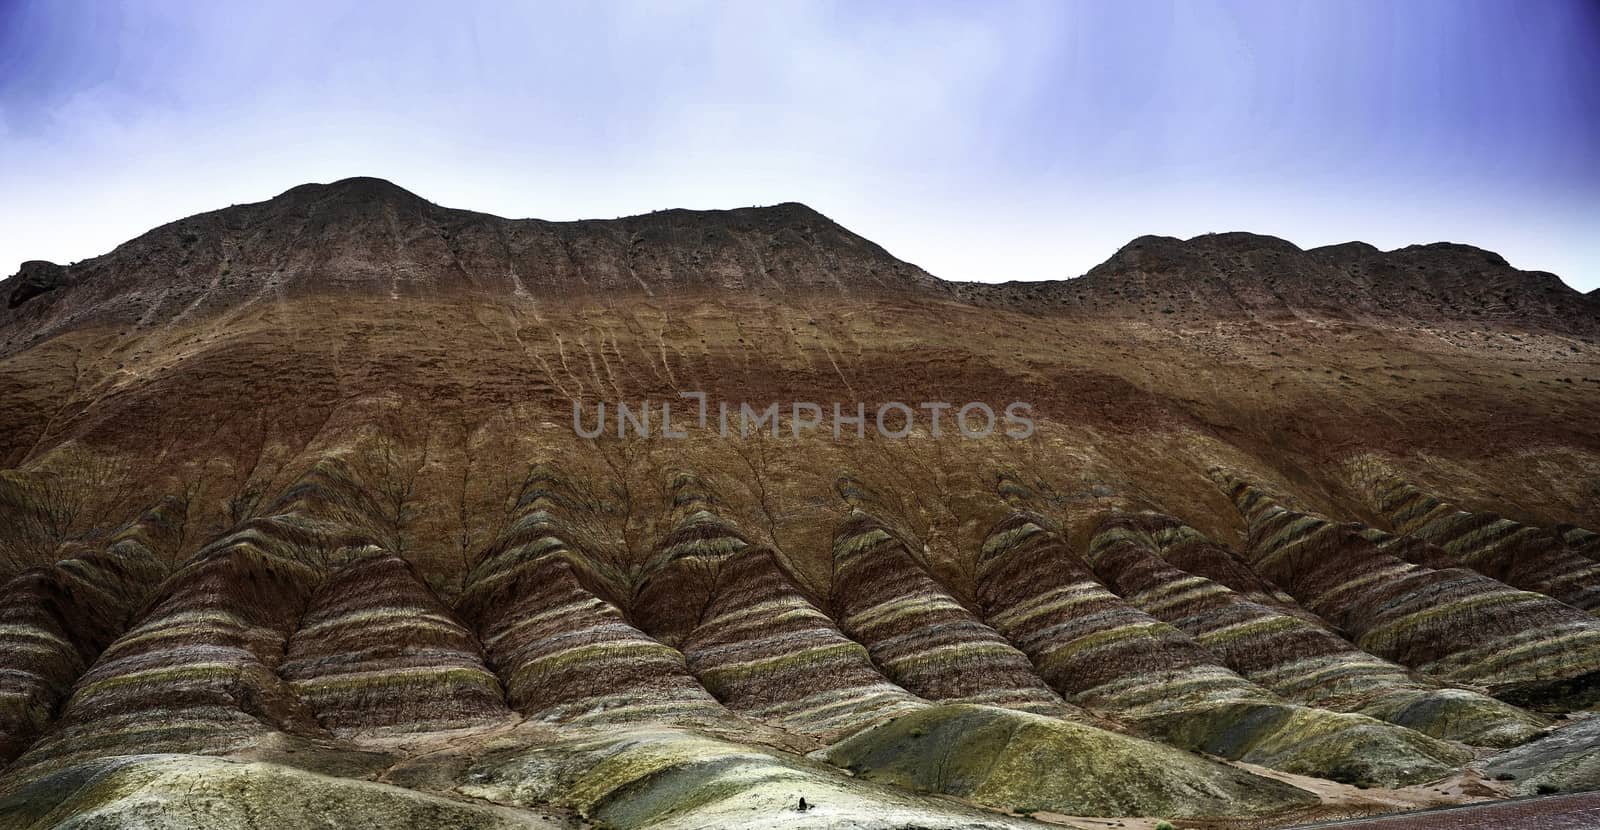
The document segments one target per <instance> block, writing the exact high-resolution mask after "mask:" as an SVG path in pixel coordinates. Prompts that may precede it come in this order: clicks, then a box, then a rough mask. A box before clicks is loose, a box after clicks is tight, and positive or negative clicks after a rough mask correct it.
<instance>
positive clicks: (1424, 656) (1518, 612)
mask: <svg viewBox="0 0 1600 830" xmlns="http://www.w3.org/2000/svg"><path fill="white" fill-rule="evenodd" d="M1221 480H1222V483H1223V486H1224V487H1225V488H1226V489H1227V490H1228V492H1229V493H1230V495H1231V496H1232V498H1233V501H1234V504H1235V506H1236V507H1237V508H1238V509H1239V512H1240V513H1241V514H1242V515H1243V516H1244V517H1245V519H1246V521H1247V522H1248V524H1249V528H1250V541H1249V543H1248V545H1247V553H1248V556H1249V557H1250V559H1251V563H1252V566H1253V567H1254V568H1255V569H1257V570H1258V571H1259V572H1261V573H1262V574H1263V575H1265V576H1267V577H1269V578H1271V579H1272V580H1273V581H1274V582H1275V583H1277V584H1278V585H1280V586H1282V587H1283V588H1284V589H1285V590H1287V591H1288V592H1289V593H1290V594H1292V595H1293V596H1294V597H1295V598H1296V599H1297V600H1299V601H1300V603H1301V604H1303V605H1304V606H1305V607H1306V608H1308V609H1310V610H1311V611H1313V612H1315V613H1316V614H1318V615H1319V616H1321V617H1322V618H1323V619H1325V620H1327V621H1328V622H1330V623H1332V624H1333V625H1334V626H1335V627H1336V628H1338V629H1339V630H1340V631H1341V632H1342V633H1343V634H1345V635H1346V636H1347V637H1350V638H1351V639H1352V640H1353V641H1354V642H1355V644H1356V645H1358V646H1360V647H1361V649H1362V650H1363V651H1367V652H1369V653H1372V654H1376V655H1379V656H1381V657H1385V658H1387V659H1389V660H1393V661H1394V662H1397V663H1399V664H1401V665H1403V666H1407V667H1409V668H1412V669H1415V670H1419V671H1422V672H1424V673H1425V674H1428V675H1432V676H1434V677H1437V678H1441V679H1443V680H1447V681H1452V682H1460V683H1471V684H1475V685H1480V686H1486V687H1489V689H1490V690H1491V692H1492V693H1493V694H1494V695H1495V696H1496V697H1500V698H1502V699H1506V700H1510V701H1511V702H1524V701H1525V702H1535V701H1537V702H1540V703H1541V704H1542V705H1550V706H1553V707H1557V708H1560V707H1569V706H1581V705H1585V703H1584V702H1585V701H1586V700H1588V699H1589V698H1592V697H1594V696H1595V694H1596V690H1595V678H1596V673H1597V672H1600V626H1597V625H1596V623H1595V621H1594V619H1593V618H1592V617H1590V616H1589V615H1587V614H1585V613H1583V612H1582V611H1579V610H1577V609H1575V608H1573V607H1572V606H1570V605H1566V604H1564V603H1561V602H1558V601H1556V600H1554V599H1551V598H1550V597H1547V596H1545V595H1543V594H1538V593H1534V592H1531V591H1521V590H1517V589H1515V588H1512V587H1510V586H1508V585H1506V584H1505V583H1503V582H1499V581H1497V580H1494V579H1491V578H1489V577H1487V576H1484V575H1483V574H1480V573H1478V572H1476V571H1472V570H1468V569H1465V568H1449V569H1433V568H1427V567H1423V566H1421V565H1416V564H1413V563H1411V562H1407V561H1405V560H1404V559H1401V558H1399V557H1397V556H1394V555H1392V554H1390V553H1387V552H1385V551H1384V550H1383V549H1382V548H1380V547H1379V546H1378V544H1377V543H1376V542H1374V541H1373V540H1372V539H1371V538H1369V536H1368V535H1367V534H1366V533H1364V528H1362V527H1361V526H1360V525H1353V524H1335V523H1334V522H1331V521H1329V520H1327V519H1324V518H1322V517H1320V516H1315V515H1312V514H1309V513H1303V512H1298V511H1293V510H1289V509H1288V508H1286V507H1284V506H1283V505H1281V504H1279V503H1278V502H1277V501H1276V500H1275V499H1273V498H1272V497H1271V496H1269V495H1268V494H1267V493H1266V492H1265V491H1263V490H1262V489H1261V488H1259V487H1257V486H1255V485H1252V484H1250V483H1249V482H1246V481H1244V480H1242V479H1239V478H1237V477H1234V476H1231V475H1227V474H1222V475H1221Z"/></svg>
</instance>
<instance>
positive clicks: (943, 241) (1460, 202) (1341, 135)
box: [0, 0, 1600, 290]
mask: <svg viewBox="0 0 1600 830" xmlns="http://www.w3.org/2000/svg"><path fill="white" fill-rule="evenodd" d="M352 175H371V176H381V177H384V178H388V179H391V180H393V181H395V182H396V183H398V184H400V185H402V186H405V187H407V188H410V189H411V190H413V191H416V192H417V193H419V194H421V195H422V196H424V197H426V198H429V199H431V200H433V201H436V202H439V203H441V204H446V205H451V206H457V207H470V208H474V209H478V210H485V211H489V212H492V213H499V214H502V215H507V216H539V217H544V218H550V219H571V218H582V217H610V216H619V215H626V214H632V213H640V212H644V211H648V210H654V209H659V208H666V207H701V208H706V207H734V206H740V205H749V204H771V203H775V202H780V201H787V200H796V201H803V202H806V203H808V204H810V205H811V206H813V207H815V208H817V209H818V210H821V211H822V212H824V213H826V214H828V215H830V216H832V217H833V218H835V219H837V220H839V221H840V222H843V223H844V224H846V225H848V226H850V227H851V228H852V229H854V230H856V231H857V232H859V233H861V234H863V235H865V236H867V237H869V238H872V239H874V240H876V241H878V242H880V243H882V244H883V245H885V246H886V247H887V248H889V250H890V251H892V252H893V253H895V254H897V255H899V256H901V257H903V258H905V259H908V260H910V261H912V262H915V263H917V264H919V265H922V266H923V267H925V268H927V269H928V270H930V271H932V272H933V273H935V274H938V275H939V276H943V277H946V278H950V279H976V280H1005V279H1043V278H1050V277H1068V276H1076V275H1078V274H1081V273H1082V272H1083V271H1085V270H1086V269H1088V268H1089V267H1091V266H1092V265H1094V264H1095V263H1098V262H1100V261H1101V260H1103V259H1105V258H1106V257H1107V256H1109V255H1110V254H1111V253H1112V252H1113V251H1114V250H1116V248H1118V247H1119V246H1121V245H1122V244H1123V243H1125V242H1127V241H1128V240H1130V239H1132V238H1133V237H1135V236H1138V235H1140V234H1145V233H1157V234H1168V235H1173V236H1182V237H1187V236H1192V235H1195V234H1198V233H1204V232H1207V231H1224V230H1251V231H1256V232H1260V233H1270V234H1275V235H1278V236H1282V237H1285V238H1287V239H1289V240H1291V241H1293V242H1295V243H1297V244H1299V245H1302V246H1306V247H1310V246H1313V245H1321V244H1327V243H1332V242H1342V241H1346V240H1350V239H1364V240H1367V241H1369V242H1372V243H1374V244H1376V245H1378V246H1380V247H1383V248H1393V247H1398V246H1401V245H1406V244H1410V243H1414V242H1432V241H1438V240H1448V241H1456V242H1466V243H1471V244H1475V245H1480V246H1482V247H1485V248H1490V249H1493V250H1496V251H1499V252H1501V253H1503V254H1504V255H1505V256H1506V257H1507V258H1508V259H1509V260H1511V262H1512V264H1514V265H1516V266H1518V267H1522V268H1529V269H1542V270H1549V271H1554V272H1556V273H1558V274H1560V275H1561V276H1562V277H1564V278H1565V279H1566V280H1567V282H1569V283H1570V284H1572V285H1574V286H1577V287H1579V288H1582V289H1584V290H1591V289H1594V288H1597V287H1600V3H1596V2H1592V1H1591V2H1581V0H1572V2H1560V1H1559V0H1516V1H1513V0H1449V2H1442V1H1435V0H1404V1H1403V2H1388V1H1387V0H1386V1H1385V2H1378V1H1377V0H1328V2H1293V0H1262V1H1261V2H1202V0H1189V1H1188V2H1142V1H1141V0H1135V2H1126V1H1125V0H1103V2H1071V0H1051V2H1040V3H1004V2H983V3H945V4H939V3H932V4H930V3H926V2H904V3H878V4H867V3H858V2H840V3H827V2H802V3H787V2H779V1H776V0H775V1H774V2H767V0H763V2H760V3H744V2H739V3H733V2H730V3H726V4H719V3H710V2H670V3H669V2H651V3H624V2H572V3H524V4H512V3H483V4H477V3H474V2H449V3H446V2H433V3H406V2H403V1H402V2H389V3H383V4H374V3H366V2H347V1H346V0H317V2H305V3H300V2H273V3H262V4H246V3H242V2H206V3H201V2H160V0H154V1H152V2H139V3H128V4H125V5H124V4H118V3H115V2H110V1H109V0H104V1H102V2H94V1H93V0H84V1H83V2H78V0H0V229H3V230H0V274H5V273H10V272H12V271H14V270H15V266H16V264H17V263H18V262H20V261H21V260H24V259H33V258H41V259H52V260H56V261H61V262H67V261H73V260H77V259H82V258H85V257H89V256H94V255H96V254H100V253H103V252H105V251H107V250H110V249H111V248H112V247H114V246H115V245H116V244H117V243H119V242H121V241H123V240H125V239H128V238H131V237H133V236H135V235H137V234H139V233H141V232H143V231H145V230H147V229H149V228H150V227H153V226H155V225H158V224H160V223H163V222H166V221H169V220H172V219H175V218H178V217H180V216H184V215H188V214H191V213H196V212H199V211H202V210H208V209H212V208H216V207H221V206H223V205H227V204H230V203H234V202H247V201H256V200H260V199H264V198H268V197H270V196H273V195H275V194H277V193H279V192H281V191H283V190H285V189H287V188H289V187H291V186H293V185H295V184H299V183H302V182H307V181H331V180H333V179H338V178H343V177H346V176H352Z"/></svg>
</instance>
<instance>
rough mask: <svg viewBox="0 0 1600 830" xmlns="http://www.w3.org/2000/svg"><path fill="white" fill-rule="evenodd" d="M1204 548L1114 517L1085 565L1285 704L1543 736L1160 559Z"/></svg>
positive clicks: (1164, 521) (1535, 724)
mask: <svg viewBox="0 0 1600 830" xmlns="http://www.w3.org/2000/svg"><path fill="white" fill-rule="evenodd" d="M1200 546H1212V547H1216V546H1217V545H1216V543H1215V542H1212V541H1211V540H1210V539H1207V538H1206V537H1205V536H1204V535H1202V534H1201V533H1199V532H1198V531H1196V530H1194V529H1193V528H1190V527H1188V526H1187V525H1185V524H1183V523H1182V522H1181V521H1179V520H1178V519H1175V518H1172V517H1170V516H1163V515H1160V514H1155V513H1144V514H1138V515H1128V514H1120V515H1116V516H1113V517H1111V518H1108V519H1107V520H1106V521H1105V522H1103V523H1102V524H1101V526H1100V528H1099V529H1098V530H1097V532H1096V534H1095V536H1094V539H1093V541H1092V542H1091V543H1090V559H1091V561H1092V562H1093V563H1094V570H1095V573H1096V574H1097V575H1099V576H1100V577H1102V578H1103V579H1105V581H1106V584H1107V585H1109V586H1110V587H1111V589H1112V590H1113V591H1115V592H1116V593H1118V594H1120V595H1121V596H1122V597H1124V598H1126V599H1127V600H1128V601H1129V602H1132V603H1134V604H1135V605H1137V606H1138V607H1139V608H1140V609H1142V610H1144V611H1145V612H1147V613H1149V614H1150V615H1151V616H1153V617H1156V618H1158V619H1160V620H1163V621H1165V622H1167V623H1170V624H1172V625H1174V626H1176V627H1177V628H1179V629H1181V630H1183V631H1184V632H1186V633H1187V634H1189V635H1190V636H1192V637H1193V638H1194V639H1195V640H1196V641H1197V642H1198V643H1199V644H1200V645H1202V646H1204V647H1205V648H1206V650H1207V651H1209V652H1211V653H1212V654H1215V655H1217V656H1218V657H1220V658H1221V659H1222V661H1223V662H1224V663H1226V664H1227V665H1228V667H1229V668H1232V669H1233V670H1234V671H1237V672H1238V673H1240V674H1241V675H1243V676H1244V677H1246V678H1248V679H1250V680H1251V681H1252V682H1255V683H1258V684H1260V685H1262V686H1264V687H1266V688H1268V689H1271V690H1272V691H1273V692H1275V693H1277V694H1279V695H1281V696H1283V697H1285V698H1287V699H1289V700H1294V701H1298V702H1300V703H1305V704H1308V705H1311V706H1316V707H1319V708H1323V709H1331V710H1334V711H1338V712H1359V713H1361V714H1366V715H1370V716H1372V717H1375V718H1378V719H1380V720H1385V721H1389V722H1391V723H1397V724H1400V725H1402V726H1406V727H1410V728H1412V729H1415V730H1417V731H1419V732H1422V733H1423V734H1426V735H1431V736H1433V737H1436V738H1444V739H1448V740H1457V741H1462V742H1464V743H1468V744H1474V745H1479V746H1511V745H1515V744H1518V743H1521V742H1523V741H1526V740H1528V739H1530V738H1532V737H1534V736H1535V735H1537V734H1538V733H1539V732H1540V730H1541V727H1542V724H1541V722H1540V721H1539V720H1538V719H1537V718H1535V717H1533V716H1531V715H1529V714H1527V713H1525V712H1523V711H1521V710H1520V709H1517V708H1516V707H1514V706H1511V705H1510V704H1507V703H1503V702H1501V701H1498V700H1495V699H1494V698H1491V697H1488V696H1486V695H1483V694H1479V693H1477V692H1473V691H1469V690H1465V689H1450V688H1441V687H1439V686H1438V685H1437V684H1434V683H1431V682H1426V681H1422V680H1419V679H1417V678H1414V677H1412V676H1411V674H1410V673H1409V672H1407V671H1406V670H1405V669H1404V668H1403V667H1401V666H1399V665H1397V664H1395V663H1392V662H1389V661H1388V660H1384V659H1382V658H1380V657H1376V656H1374V655H1370V654H1367V653H1366V652H1364V651H1361V650H1360V649H1358V648H1356V647H1355V646H1354V645H1351V644H1350V643H1349V642H1348V641H1346V640H1345V639H1344V638H1342V637H1340V636H1338V635H1336V634H1334V633H1333V632H1331V631H1329V630H1328V629H1326V628H1324V627H1323V626H1321V625H1319V624H1316V623H1313V622H1310V621H1308V620H1307V619H1305V618H1304V617H1302V616H1296V615H1293V614H1289V613H1286V612H1285V611H1284V610H1282V609H1281V608H1280V607H1278V606H1276V605H1263V604H1261V603H1259V602H1254V601H1252V600H1250V599H1247V598H1245V597H1244V596H1242V595H1240V594H1238V593H1236V592H1234V591H1233V590H1232V589H1230V588H1228V587H1227V586H1225V585H1222V584H1221V583H1218V582H1213V581H1212V580H1209V579H1206V578H1205V577H1201V576H1195V575H1193V574H1190V573H1188V572H1187V571H1184V570H1181V569H1179V568H1177V567H1174V566H1173V565H1172V564H1171V563H1170V562H1168V561H1166V560H1165V559H1163V558H1162V556H1163V555H1165V554H1167V553H1169V552H1173V551H1179V550H1183V549H1188V548H1194V547H1200ZM1191 555H1192V554H1191ZM1197 558H1198V557H1197Z"/></svg>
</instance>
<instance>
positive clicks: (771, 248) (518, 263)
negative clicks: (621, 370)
mask: <svg viewBox="0 0 1600 830" xmlns="http://www.w3.org/2000/svg"><path fill="white" fill-rule="evenodd" d="M725 290H735V291H756V292H777V293H782V292H787V291H819V290H821V291H836V292H841V293H850V292H853V291H863V290H866V291H880V292H919V293H921V292H932V293H938V292H941V291H944V290H946V289H945V287H944V286H943V284H942V283H941V282H940V281H939V280H937V279H935V278H933V277H931V276H929V275H928V274H926V273H924V272H923V271H922V270H920V269H918V268H916V267H914V266H911V265H908V264H906V263H903V262H900V261H899V260H896V259H895V258H893V257H891V256H890V255H889V254H888V253H887V252H885V251H884V250H883V249H882V248H880V247H878V246H877V245H874V244H873V243H871V242H869V241H867V240H865V239H863V238H861V237H859V236H857V235H855V234H853V233H851V232H850V231H848V230H846V229H844V228H843V227H840V226H839V225H838V224H836V223H834V222H833V221H832V220H829V219H828V218H827V217H825V216H823V215H821V214H819V213H817V212H816V211H814V210H812V209H810V208H808V207H806V206H804V205H800V204H796V203H787V204H781V205H775V206H772V207H766V208H743V209H737V210H727V211H691V210H666V211H660V212H657V213H651V214H646V215H643V216H632V217H627V218H623V219H615V220H585V221H577V222H546V221H542V220H537V219H516V220H513V219H502V218H500V217H496V216H489V215H487V214H482V213H474V212H471V211H465V210H453V209H450V208H442V207H439V206H437V205H434V204H432V203H429V202H427V201H425V200H423V199H422V198H421V197H418V196H416V195H415V194H413V193H411V192H410V191H407V190H405V189H403V188H400V187H398V186H396V185H394V184H391V183H389V182H387V181H383V180H381V179H371V178H354V179H345V180H342V181H338V182H334V183H333V184H327V185H317V184H311V185H302V186H300V187H295V188H292V189H290V190H288V191H286V192H284V193H283V194H281V195H279V196H278V197H276V198H274V199H270V200H268V201H266V202H260V203H256V204H249V205H237V206H234V207H230V208H225V209H223V210H218V211H213V212H211V213H204V214H200V215H198V216H193V217H190V218H188V219H182V220H179V221H177V222H173V223H170V224H168V225H164V226H162V227H160V228H157V229H155V230H153V231H151V232H149V233H147V234H145V235H143V236H141V237H139V238H137V239H134V240H132V241H130V242H127V243H125V244H123V245H121V246H119V247H118V248H117V249H116V250H114V251H112V252H111V253H109V254H107V255H105V256H101V257H96V258H94V259H90V260H86V261H84V262H81V263H77V264H75V265H72V266H67V267H62V266H57V265H54V264H52V263H46V262H30V263H27V264H26V266H25V267H24V269H23V270H22V271H21V272H19V273H18V274H17V275H16V276H14V277H12V278H11V279H10V280H7V281H5V282H0V296H6V297H8V303H7V305H8V306H9V308H10V312H9V313H8V315H7V316H6V317H0V326H4V325H7V324H8V323H13V322H14V323H15V324H17V325H20V326H24V327H27V328H28V329H30V330H33V331H38V330H46V331H48V330H53V329H54V328H55V327H58V326H62V325H71V324H72V323H73V322H75V321H77V320H81V319H84V318H86V317H94V318H97V319H115V320H126V321H132V320H138V321H140V322H141V323H142V324H144V325H154V324H162V323H168V322H170V321H172V320H173V319H175V318H179V317H182V316H185V315H189V314H195V313H200V314H205V313H208V312H216V311H219V310H221V309H225V308H229V307H234V306H239V305H245V304H249V303H252V302H259V301H263V300H266V299H271V298H277V297H285V296H297V295H304V294H306V293H308V292H336V293H350V294H361V295H370V296H390V297H396V298H398V297H407V296H412V297H415V296H443V295H463V294H482V295H488V296H515V297H529V296H533V295H535V294H539V295H543V294H547V293H549V292H561V293H563V294H571V293H593V294H603V295H604V294H615V293H631V292H639V293H643V294H645V295H647V296H649V295H654V294H657V293H661V292H685V291H725Z"/></svg>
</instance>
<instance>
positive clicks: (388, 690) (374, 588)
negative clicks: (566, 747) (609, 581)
mask: <svg viewBox="0 0 1600 830" xmlns="http://www.w3.org/2000/svg"><path fill="white" fill-rule="evenodd" d="M279 673H280V674H281V675H283V677H284V678H285V679H287V680H288V681H289V683H290V685H291V686H292V687H293V689H294V692H295V694H297V695H299V697H300V699H302V700H304V701H305V702H306V703H307V704H308V705H310V707H311V709H312V711H313V712H314V713H315V714H316V718H317V721H318V722H319V723H320V724H321V725H322V726H323V727H325V728H327V729H330V730H333V731H335V732H344V731H363V730H373V729H382V728H401V729H406V730H413V731H428V730H436V729H453V728H460V727H467V726H473V725H477V724H482V723H485V722H489V721H494V720H498V719H501V718H504V717H507V716H509V715H510V714H511V711H510V709H508V708H507V707H506V703H505V699H504V697H503V695H502V694H501V691H500V681H499V680H498V679H497V678H496V677H495V676H494V674H493V673H492V672H490V671H489V670H488V669H487V668H486V667H485V666H484V663H483V654H482V652H481V651H480V650H479V648H478V644H477V641H476V640H475V639H474V638H473V636H472V635H471V633H469V632H468V631H467V630H466V629H465V628H463V627H462V626H461V624H460V623H458V622H457V621H456V620H455V618H454V617H453V615H452V614H451V612H450V610H449V609H448V608H446V607H445V605H444V603H442V602H440V601H439V598H438V597H437V596H435V595H434V593H433V591H432V590H431V589H429V588H428V586H427V585H425V584H423V582H422V580H421V579H420V578H419V577H418V576H417V573H416V571H415V570H414V569H413V568H412V566H411V565H410V564H409V563H407V562H406V561H405V560H403V559H401V558H399V557H397V556H395V555H393V554H389V553H385V554H378V555H373V556H367V557H363V558H360V559H357V560H356V561H354V562H352V563H350V564H349V565H346V566H345V567H344V568H342V569H341V570H339V571H338V572H337V573H335V574H333V576H332V577H330V578H329V579H328V580H327V581H326V582H325V583H324V584H323V585H322V587H321V588H320V589H319V590H318V591H317V593H316V595H315V596H314V597H313V598H312V600H311V604H310V608H309V609H308V611H307V613H306V616H305V619H304V620H302V622H301V624H300V628H299V629H298V630H297V631H296V632H295V633H294V636H293V637H292V638H291V639H290V641H289V646H288V653H287V655H286V657H285V659H284V662H283V665H282V666H281V667H280V668H279Z"/></svg>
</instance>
